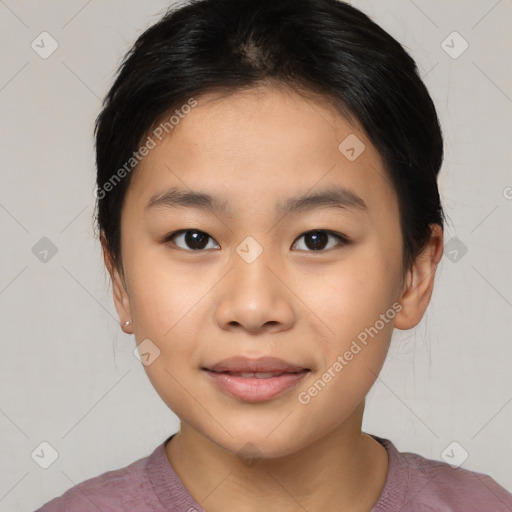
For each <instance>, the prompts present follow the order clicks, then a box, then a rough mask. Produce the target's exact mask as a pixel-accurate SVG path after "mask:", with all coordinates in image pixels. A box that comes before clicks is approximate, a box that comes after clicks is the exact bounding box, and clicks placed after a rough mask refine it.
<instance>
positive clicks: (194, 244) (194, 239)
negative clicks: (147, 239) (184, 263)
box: [165, 229, 213, 251]
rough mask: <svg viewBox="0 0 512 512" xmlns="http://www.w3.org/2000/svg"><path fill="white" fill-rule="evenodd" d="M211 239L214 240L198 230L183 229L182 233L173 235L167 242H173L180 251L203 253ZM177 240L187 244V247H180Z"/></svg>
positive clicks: (177, 232) (178, 232)
mask: <svg viewBox="0 0 512 512" xmlns="http://www.w3.org/2000/svg"><path fill="white" fill-rule="evenodd" d="M209 239H211V240H213V238H212V237H211V236H210V235H208V234H207V233H205V232H204V231H199V230H197V229H183V230H181V231H176V232H175V233H171V234H170V235H169V236H168V237H166V238H165V241H166V242H169V241H172V243H173V244H174V245H176V246H177V247H179V248H180V249H184V250H192V251H201V250H203V249H204V248H205V247H207V245H208V240H209ZM175 240H180V243H182V244H185V246H184V247H183V246H180V245H179V243H176V242H175Z"/></svg>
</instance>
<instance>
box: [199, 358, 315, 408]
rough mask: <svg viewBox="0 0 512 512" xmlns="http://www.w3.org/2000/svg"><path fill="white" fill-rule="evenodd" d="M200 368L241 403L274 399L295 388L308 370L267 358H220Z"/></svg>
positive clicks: (309, 370)
mask: <svg viewBox="0 0 512 512" xmlns="http://www.w3.org/2000/svg"><path fill="white" fill-rule="evenodd" d="M201 369H202V370H203V371H204V372H205V374H206V376H207V377H208V378H209V379H210V381H211V382H212V383H213V384H214V385H215V386H216V389H218V390H220V391H222V392H223V393H225V394H227V395H229V396H231V397H233V398H237V399H239V400H242V401H245V402H262V401H267V400H271V399H273V398H276V397H278V396H280V395H282V394H284V393H285V392H286V391H289V390H291V389H292V388H294V387H296V386H297V385H298V384H299V383H300V382H301V381H302V380H303V379H304V377H306V376H307V375H309V374H310V373H311V369H310V368H306V367H302V366H299V365H295V364H291V363H287V362H286V361H283V360H282V359H276V358H268V357H267V358H260V359H249V358H245V357H236V358H230V359H224V360H222V361H220V362H218V363H217V364H214V365H213V366H210V367H203V368H201Z"/></svg>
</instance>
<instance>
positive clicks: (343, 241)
mask: <svg viewBox="0 0 512 512" xmlns="http://www.w3.org/2000/svg"><path fill="white" fill-rule="evenodd" d="M187 232H195V233H201V234H204V235H206V236H208V237H209V238H210V239H212V240H214V238H213V237H211V236H210V235H208V233H206V232H204V231H201V230H199V229H180V230H178V231H173V232H172V233H169V234H168V235H167V236H166V237H165V238H164V240H163V242H164V243H169V242H172V243H173V245H176V244H175V243H174V242H173V241H172V240H173V238H174V237H176V236H177V235H180V234H183V233H187ZM311 233H326V234H327V235H330V236H333V237H335V238H337V239H338V240H339V241H340V243H339V244H338V245H337V246H335V247H330V248H328V249H319V250H318V251H314V250H306V251H305V252H313V253H315V252H326V251H329V250H332V249H336V248H339V247H340V246H341V247H343V246H344V245H348V244H350V240H349V239H348V238H347V237H346V236H345V235H342V234H341V233H336V232H334V231H330V230H328V229H312V230H309V231H306V232H305V233H302V234H301V235H300V236H299V237H298V238H297V239H296V240H295V241H294V242H293V245H295V243H296V241H297V240H299V239H300V238H302V237H303V236H305V235H309V234H311ZM177 248H178V249H181V250H183V251H186V252H204V251H205V250H206V249H183V248H182V247H178V246H177ZM301 250H303V249H301Z"/></svg>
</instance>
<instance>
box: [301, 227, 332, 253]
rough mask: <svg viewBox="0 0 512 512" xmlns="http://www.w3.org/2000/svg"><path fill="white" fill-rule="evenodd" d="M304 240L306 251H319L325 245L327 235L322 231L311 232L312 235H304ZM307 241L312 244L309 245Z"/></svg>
mask: <svg viewBox="0 0 512 512" xmlns="http://www.w3.org/2000/svg"><path fill="white" fill-rule="evenodd" d="M305 239H306V245H307V247H308V249H313V250H319V249H322V248H323V247H324V246H325V244H326V243H327V234H326V233H324V232H323V231H313V232H312V233H309V234H308V235H306V237H305ZM308 240H311V241H312V243H311V244H309V243H308Z"/></svg>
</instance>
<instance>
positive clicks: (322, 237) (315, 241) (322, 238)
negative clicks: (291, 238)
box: [294, 230, 348, 251]
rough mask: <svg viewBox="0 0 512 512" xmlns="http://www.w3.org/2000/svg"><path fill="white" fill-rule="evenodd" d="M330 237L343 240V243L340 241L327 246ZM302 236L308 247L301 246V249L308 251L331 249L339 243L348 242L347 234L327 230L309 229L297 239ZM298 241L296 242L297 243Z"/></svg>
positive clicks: (343, 243)
mask: <svg viewBox="0 0 512 512" xmlns="http://www.w3.org/2000/svg"><path fill="white" fill-rule="evenodd" d="M329 237H333V238H337V239H338V240H339V241H341V244H340V242H338V243H337V244H334V245H331V246H329V247H326V246H327V245H328V242H329ZM300 238H304V244H303V245H304V246H305V247H306V248H305V249H304V248H299V250H306V251H323V250H325V249H326V248H327V249H331V248H332V247H336V246H337V245H345V244H347V243H348V239H347V238H346V237H345V236H343V235H339V234H337V233H333V232H331V231H326V230H315V231H308V232H307V233H304V234H303V235H301V236H300V237H299V238H298V239H297V240H299V239H300ZM296 243H297V242H295V244H296ZM295 244H294V245H295Z"/></svg>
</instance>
